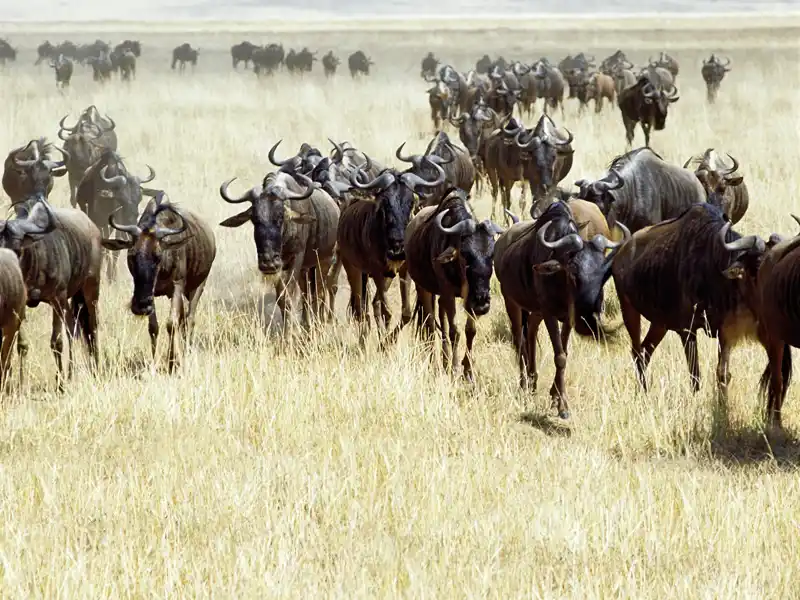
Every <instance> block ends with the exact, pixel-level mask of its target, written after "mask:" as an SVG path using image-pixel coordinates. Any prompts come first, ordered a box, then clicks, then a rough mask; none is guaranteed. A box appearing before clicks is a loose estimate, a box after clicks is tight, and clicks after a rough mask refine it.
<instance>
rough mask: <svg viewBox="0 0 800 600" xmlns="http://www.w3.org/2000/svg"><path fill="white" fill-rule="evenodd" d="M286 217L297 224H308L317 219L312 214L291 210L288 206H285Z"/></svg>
mask: <svg viewBox="0 0 800 600" xmlns="http://www.w3.org/2000/svg"><path fill="white" fill-rule="evenodd" d="M286 218H287V219H289V220H290V221H291V222H292V223H297V224H298V225H308V224H309V223H313V222H314V221H316V220H317V219H316V218H315V217H314V215H311V214H308V213H305V214H300V213H298V212H295V211H293V210H292V209H291V208H289V207H288V206H287V207H286Z"/></svg>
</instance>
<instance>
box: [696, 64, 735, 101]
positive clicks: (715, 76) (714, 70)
mask: <svg viewBox="0 0 800 600" xmlns="http://www.w3.org/2000/svg"><path fill="white" fill-rule="evenodd" d="M730 64H731V59H729V58H725V62H724V63H723V62H722V61H721V60H720V58H719V57H718V56H716V55H714V54H712V55H711V57H710V58H708V59H707V60H705V59H704V60H703V67H702V68H701V69H700V74H701V75H702V76H703V81H705V82H706V99H707V100H708V102H709V103H711V104H713V103H714V102H715V101H716V99H717V93H718V92H719V86H720V84H721V83H722V80H723V79H724V78H725V73H727V72H728V71H730V70H731V69H730Z"/></svg>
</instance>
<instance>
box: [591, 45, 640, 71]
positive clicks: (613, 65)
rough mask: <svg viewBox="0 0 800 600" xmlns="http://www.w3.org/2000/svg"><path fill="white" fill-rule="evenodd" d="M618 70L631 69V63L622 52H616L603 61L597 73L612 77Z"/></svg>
mask: <svg viewBox="0 0 800 600" xmlns="http://www.w3.org/2000/svg"><path fill="white" fill-rule="evenodd" d="M620 69H633V63H632V62H631V61H629V60H628V57H627V56H625V53H624V52H623V51H622V50H617V51H616V52H614V54H612V55H611V56H608V57H606V58H604V59H603V62H601V63H600V67H599V68H598V71H600V72H601V73H605V74H606V75H614V73H615V72H616V71H618V70H620Z"/></svg>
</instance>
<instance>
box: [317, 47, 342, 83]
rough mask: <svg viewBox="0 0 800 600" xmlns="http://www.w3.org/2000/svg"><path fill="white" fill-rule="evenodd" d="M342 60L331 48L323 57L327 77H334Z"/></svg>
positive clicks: (323, 66)
mask: <svg viewBox="0 0 800 600" xmlns="http://www.w3.org/2000/svg"><path fill="white" fill-rule="evenodd" d="M341 62H342V61H341V60H339V57H338V56H336V55H334V54H333V50H329V51H328V53H327V54H326V55H325V56H323V57H322V68H323V70H324V71H325V77H333V76H334V75H336V69H338V68H339V64H340V63H341Z"/></svg>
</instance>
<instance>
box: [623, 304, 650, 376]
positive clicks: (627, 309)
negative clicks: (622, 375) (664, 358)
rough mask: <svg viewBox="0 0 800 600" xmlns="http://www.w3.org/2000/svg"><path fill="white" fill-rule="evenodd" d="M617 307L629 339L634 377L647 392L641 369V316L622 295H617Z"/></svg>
mask: <svg viewBox="0 0 800 600" xmlns="http://www.w3.org/2000/svg"><path fill="white" fill-rule="evenodd" d="M619 305H620V311H621V312H622V321H623V323H625V329H627V330H628V335H629V336H630V338H631V353H632V354H633V361H634V364H635V365H636V376H637V377H638V378H639V383H641V384H642V387H643V388H644V390H645V391H647V380H646V379H645V377H644V371H643V369H642V316H641V315H640V314H639V311H637V310H636V309H635V308H634V307H633V304H631V302H630V300H628V297H627V296H625V295H623V294H619Z"/></svg>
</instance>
